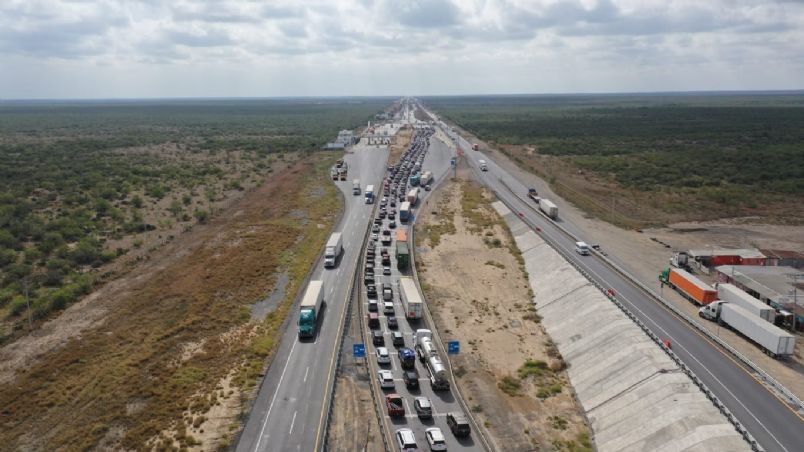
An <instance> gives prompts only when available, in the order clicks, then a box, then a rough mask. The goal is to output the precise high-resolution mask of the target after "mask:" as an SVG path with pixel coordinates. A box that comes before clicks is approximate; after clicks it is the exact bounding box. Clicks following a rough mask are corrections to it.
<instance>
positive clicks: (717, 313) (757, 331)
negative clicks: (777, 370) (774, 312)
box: [698, 300, 796, 358]
mask: <svg viewBox="0 0 804 452" xmlns="http://www.w3.org/2000/svg"><path fill="white" fill-rule="evenodd" d="M698 314H699V315H700V316H701V317H703V318H705V319H709V320H715V321H720V322H721V323H723V324H725V325H727V326H728V327H729V328H731V329H733V330H735V331H737V332H738V333H740V334H742V335H743V336H745V337H747V338H748V339H750V340H751V341H753V342H754V343H756V344H757V345H759V346H760V347H762V349H764V350H765V353H767V354H769V355H771V356H773V357H774V358H777V357H786V356H790V355H792V354H793V349H794V348H795V346H796V339H795V337H793V335H791V334H790V333H788V332H787V331H784V330H782V329H780V328H777V327H776V326H774V325H772V324H770V323H769V322H766V321H765V320H763V319H762V318H760V317H759V316H757V315H754V314H753V313H751V312H749V311H748V310H746V309H743V308H742V307H740V306H739V305H737V304H735V303H728V302H725V301H722V300H718V301H715V302H712V303H709V304H708V305H706V306H704V307H703V308H701V309H700V310H699V311H698Z"/></svg>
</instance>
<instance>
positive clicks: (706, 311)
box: [698, 300, 724, 322]
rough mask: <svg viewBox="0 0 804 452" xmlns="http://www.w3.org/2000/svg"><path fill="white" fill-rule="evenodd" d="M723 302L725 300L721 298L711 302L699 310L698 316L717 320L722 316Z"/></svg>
mask: <svg viewBox="0 0 804 452" xmlns="http://www.w3.org/2000/svg"><path fill="white" fill-rule="evenodd" d="M723 303H724V302H723V301H720V300H718V301H715V302H712V303H709V304H708V305H706V306H704V307H702V308H701V309H699V310H698V316H700V317H702V318H704V319H706V320H711V321H713V322H715V321H717V319H718V318H719V317H720V308H721V307H722V306H723Z"/></svg>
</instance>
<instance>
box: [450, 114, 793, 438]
mask: <svg viewBox="0 0 804 452" xmlns="http://www.w3.org/2000/svg"><path fill="white" fill-rule="evenodd" d="M445 130H448V128H446V127H445ZM453 136H455V135H454V134H453ZM456 138H457V140H458V143H459V145H460V146H461V147H462V148H463V149H464V150H466V152H465V156H466V158H467V161H468V162H469V164H470V166H472V167H473V168H474V170H475V172H476V173H477V174H478V175H479V177H480V179H481V180H482V181H483V182H484V183H486V184H487V185H489V186H490V187H491V188H493V189H494V190H495V191H496V192H497V194H498V196H500V197H501V198H503V199H504V200H505V202H507V203H508V204H509V206H513V207H514V209H513V210H515V211H518V212H520V213H521V214H522V215H524V217H525V218H526V219H527V220H528V221H529V222H530V223H531V224H533V225H536V226H537V227H538V228H540V229H541V232H540V234H541V235H542V236H543V237H545V238H547V239H548V240H550V241H552V242H553V243H554V244H556V245H557V246H558V247H560V248H561V249H562V250H563V251H565V252H566V253H567V255H569V256H571V258H572V259H573V261H575V262H576V263H577V264H578V265H579V266H580V267H581V268H583V269H584V270H585V271H587V273H589V274H590V275H592V277H593V278H594V279H596V280H597V281H598V282H599V283H601V284H602V285H603V286H604V287H611V288H612V289H614V290H615V292H616V293H617V298H618V299H619V300H620V301H622V302H624V303H625V304H626V306H627V307H628V309H629V310H631V311H632V312H633V313H634V314H635V315H637V316H638V317H639V319H640V320H641V321H642V322H643V323H644V324H645V325H646V326H647V327H648V328H650V329H651V331H653V333H654V334H656V335H657V336H659V337H660V338H663V339H669V340H670V341H671V342H672V347H673V351H674V352H675V353H676V354H677V355H678V356H679V358H681V360H682V361H683V362H684V363H685V364H686V365H687V366H689V367H690V369H692V371H693V372H695V374H696V375H697V376H698V378H700V379H701V380H702V381H703V382H704V383H705V384H706V386H707V387H708V388H709V389H710V390H711V391H712V392H713V393H714V394H715V395H716V396H717V397H718V398H719V399H720V401H721V402H722V403H723V404H724V405H725V406H726V407H727V408H728V409H729V410H730V411H731V412H732V414H734V416H735V417H736V418H737V419H738V420H739V421H740V422H741V423H742V424H743V426H744V427H745V428H746V429H747V430H748V431H749V432H750V433H751V434H752V435H753V436H754V438H755V439H756V441H757V442H758V443H759V445H760V446H761V447H762V448H764V449H765V450H766V451H788V452H796V451H802V450H804V418H802V417H801V416H800V415H799V414H798V413H796V412H795V411H793V410H792V409H791V408H790V406H789V405H788V404H786V403H784V402H783V401H782V400H780V399H779V398H778V397H777V395H776V394H775V393H773V392H772V390H771V389H768V388H766V387H765V386H764V385H763V384H762V383H761V382H760V381H759V380H758V379H757V378H755V377H754V376H753V375H752V374H751V371H750V370H749V369H746V368H744V366H743V365H742V364H740V363H738V362H737V361H735V359H733V358H732V357H731V356H729V355H728V354H727V353H726V352H725V351H723V350H722V349H720V347H718V346H717V345H716V344H714V343H712V342H710V341H708V340H707V339H706V338H705V337H703V336H702V335H701V334H699V333H698V332H697V331H696V330H694V329H693V328H692V327H691V326H689V325H688V324H687V323H686V322H685V321H684V320H682V319H680V318H678V317H677V316H676V315H675V314H673V313H672V312H671V311H669V310H668V309H667V308H665V307H663V306H662V305H661V304H660V303H659V302H657V301H655V300H653V299H652V298H650V297H649V296H647V295H646V294H645V293H644V292H643V291H642V290H641V289H639V288H637V287H636V286H634V285H633V284H631V283H630V282H629V281H628V280H627V279H626V278H625V277H623V276H622V275H620V274H619V273H616V272H615V271H614V270H613V269H611V268H609V267H608V266H606V265H605V264H604V263H603V262H602V261H601V260H600V259H598V258H597V257H595V256H580V255H578V254H576V253H575V252H574V247H575V244H574V242H573V240H572V239H570V238H569V237H567V236H566V235H565V234H563V233H562V232H561V231H560V230H559V229H557V228H556V227H555V224H554V223H553V221H551V220H548V219H547V218H545V217H544V216H542V215H541V214H539V213H538V212H537V210H536V208H537V207H536V206H535V203H533V202H532V201H531V202H528V201H526V199H527V198H526V194H527V187H526V186H524V185H523V184H522V183H520V182H519V181H518V180H517V179H515V178H514V177H513V176H512V175H511V174H509V173H507V172H506V171H505V170H503V169H502V168H500V167H499V166H498V165H497V164H496V163H495V162H494V161H493V160H491V159H490V158H489V157H488V156H485V155H484V154H483V153H482V152H477V151H472V150H471V145H470V143H468V142H467V141H466V140H464V139H463V138H460V137H457V136H456ZM479 159H484V160H486V162H488V171H483V172H481V171H480V170H479V165H478V163H477V161H478V160H479ZM500 179H503V180H505V182H506V184H505V185H504V184H503V183H502V182H501V181H500ZM506 185H507V186H508V187H510V190H509V188H508V187H506ZM517 195H518V196H517ZM523 198H524V199H523ZM558 223H560V224H561V226H562V227H564V228H566V229H568V230H570V231H571V232H572V233H573V234H576V235H578V236H579V237H580V238H581V239H583V234H582V233H579V229H578V228H576V227H574V226H573V225H572V224H569V223H568V222H566V221H564V220H562V219H561V212H560V211H559V219H558ZM601 245H602V246H603V247H605V243H603V244H601ZM615 258H616V257H615ZM648 414H649V413H646V415H648ZM650 415H657V413H650Z"/></svg>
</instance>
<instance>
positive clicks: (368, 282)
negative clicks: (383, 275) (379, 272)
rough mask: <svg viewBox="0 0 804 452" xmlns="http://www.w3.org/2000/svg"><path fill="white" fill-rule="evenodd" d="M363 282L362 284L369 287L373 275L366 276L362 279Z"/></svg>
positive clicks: (372, 280) (372, 281)
mask: <svg viewBox="0 0 804 452" xmlns="http://www.w3.org/2000/svg"><path fill="white" fill-rule="evenodd" d="M363 282H364V283H365V284H366V285H367V286H368V285H370V284H374V273H371V274H367V275H366V276H365V277H364V278H363Z"/></svg>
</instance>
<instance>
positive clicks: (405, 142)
mask: <svg viewBox="0 0 804 452" xmlns="http://www.w3.org/2000/svg"><path fill="white" fill-rule="evenodd" d="M411 139H413V129H412V128H410V127H406V128H403V129H399V131H398V132H397V133H396V135H394V139H393V141H392V142H391V147H390V154H389V155H388V162H389V164H390V165H393V164H396V162H398V161H399V158H400V157H402V154H404V153H405V150H406V149H407V148H408V146H410V140H411Z"/></svg>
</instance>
